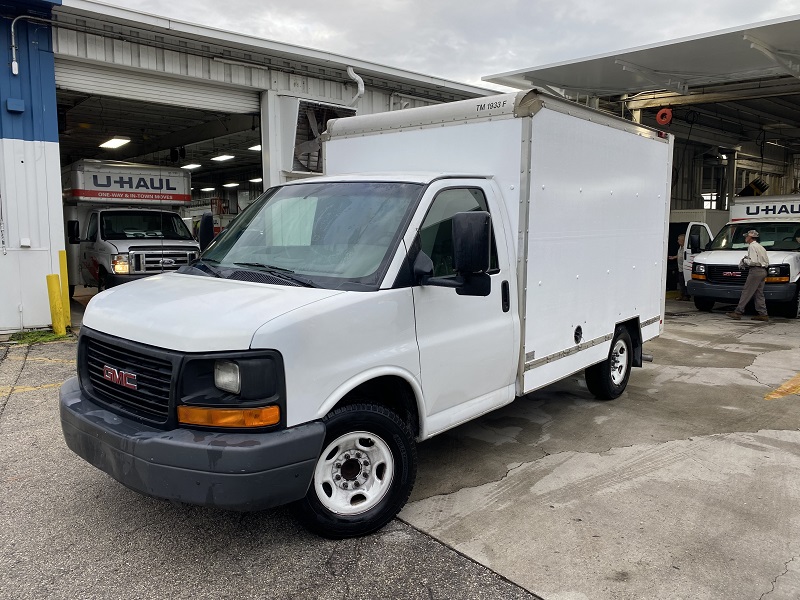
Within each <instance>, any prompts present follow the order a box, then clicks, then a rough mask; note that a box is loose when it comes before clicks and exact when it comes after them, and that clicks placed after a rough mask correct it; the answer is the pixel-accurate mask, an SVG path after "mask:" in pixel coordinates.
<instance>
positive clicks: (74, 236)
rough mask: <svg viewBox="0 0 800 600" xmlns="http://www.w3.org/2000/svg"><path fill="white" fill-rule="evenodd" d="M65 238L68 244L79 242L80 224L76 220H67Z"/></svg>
mask: <svg viewBox="0 0 800 600" xmlns="http://www.w3.org/2000/svg"><path fill="white" fill-rule="evenodd" d="M67 239H68V240H69V243H70V244H80V243H81V233H80V224H79V223H78V221H67Z"/></svg>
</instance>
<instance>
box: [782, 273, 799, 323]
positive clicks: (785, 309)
mask: <svg viewBox="0 0 800 600" xmlns="http://www.w3.org/2000/svg"><path fill="white" fill-rule="evenodd" d="M797 285H798V289H797V291H796V292H795V293H794V298H793V299H792V300H789V302H786V303H785V304H783V305H782V306H781V315H782V316H784V317H787V318H789V319H800V282H798V284H797Z"/></svg>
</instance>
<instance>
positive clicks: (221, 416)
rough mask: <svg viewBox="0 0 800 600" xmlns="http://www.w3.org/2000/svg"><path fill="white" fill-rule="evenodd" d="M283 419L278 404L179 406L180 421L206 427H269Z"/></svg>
mask: <svg viewBox="0 0 800 600" xmlns="http://www.w3.org/2000/svg"><path fill="white" fill-rule="evenodd" d="M280 420H281V409H280V407H278V406H274V405H273V406H264V407H261V408H206V407H202V406H179V407H178V421H179V422H181V423H184V424H186V425H202V426H206V427H268V426H269V425H277V424H278V423H279V422H280Z"/></svg>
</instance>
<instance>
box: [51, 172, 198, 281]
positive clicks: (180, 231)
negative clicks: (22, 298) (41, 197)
mask: <svg viewBox="0 0 800 600" xmlns="http://www.w3.org/2000/svg"><path fill="white" fill-rule="evenodd" d="M62 188H63V192H64V221H65V231H66V232H67V271H68V273H69V290H70V296H72V293H73V291H74V289H75V286H76V285H83V286H90V287H97V288H98V289H100V290H103V289H105V288H108V287H113V286H115V285H119V284H121V283H125V282H127V281H133V280H134V279H141V278H142V277H147V276H149V275H153V274H156V273H162V272H165V271H175V270H177V269H178V268H179V267H181V266H183V265H187V264H189V262H191V261H193V260H194V259H196V258H197V257H198V256H199V255H200V247H199V245H198V243H197V242H196V241H195V240H194V238H193V237H192V234H191V232H190V231H189V229H187V227H186V225H185V223H184V222H183V220H182V219H181V215H180V214H179V213H178V212H176V211H177V210H178V209H179V208H180V207H181V206H187V205H188V204H189V202H190V201H191V199H192V196H191V178H190V174H189V172H188V171H185V170H182V169H179V168H175V167H158V166H152V165H141V164H136V163H128V162H119V161H100V160H89V159H86V160H80V161H78V162H76V163H73V164H72V165H70V166H69V167H67V168H66V169H65V171H64V177H63V182H62Z"/></svg>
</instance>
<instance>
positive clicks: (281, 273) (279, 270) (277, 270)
mask: <svg viewBox="0 0 800 600" xmlns="http://www.w3.org/2000/svg"><path fill="white" fill-rule="evenodd" d="M233 264H235V265H239V266H240V267H255V268H257V269H261V270H262V271H266V272H267V273H271V274H273V275H277V276H278V277H281V278H283V279H286V280H288V281H294V282H296V283H299V284H300V285H304V286H305V287H314V288H315V287H319V286H318V285H317V284H315V283H312V282H311V281H309V280H308V279H304V278H303V277H297V276H295V275H293V273H294V271H292V270H291V269H285V268H283V267H276V266H275V265H266V264H264V263H257V262H236V263H233Z"/></svg>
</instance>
